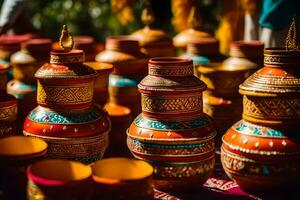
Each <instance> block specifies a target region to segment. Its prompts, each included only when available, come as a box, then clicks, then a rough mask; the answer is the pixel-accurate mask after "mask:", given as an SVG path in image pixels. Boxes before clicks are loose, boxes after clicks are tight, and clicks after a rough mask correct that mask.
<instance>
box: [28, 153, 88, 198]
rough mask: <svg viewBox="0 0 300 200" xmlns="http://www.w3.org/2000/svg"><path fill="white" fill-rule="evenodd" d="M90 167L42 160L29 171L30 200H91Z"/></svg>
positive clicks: (74, 163) (57, 160)
mask: <svg viewBox="0 0 300 200" xmlns="http://www.w3.org/2000/svg"><path fill="white" fill-rule="evenodd" d="M91 175H92V170H91V167H90V166H87V165H84V164H82V163H79V162H74V161H68V160H60V159H53V160H42V161H39V162H36V163H34V164H32V165H31V166H30V167H29V168H28V170H27V177H28V186H27V197H28V200H36V199H40V200H46V199H47V200H62V199H72V200H89V199H91V194H92V179H91Z"/></svg>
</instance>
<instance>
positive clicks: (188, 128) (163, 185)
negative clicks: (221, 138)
mask: <svg viewBox="0 0 300 200" xmlns="http://www.w3.org/2000/svg"><path fill="white" fill-rule="evenodd" d="M148 67H149V72H148V76H146V77H145V78H144V79H143V80H142V81H141V83H140V84H139V85H138V87H139V91H140V92H141V94H142V113H141V114H140V115H139V116H138V117H137V118H136V119H135V120H134V122H133V123H132V124H131V126H130V128H129V129H128V132H127V135H128V138H127V145H128V148H129V149H130V150H131V152H132V154H133V155H134V156H135V157H136V158H138V159H142V160H146V161H148V162H149V163H151V164H152V165H153V167H154V169H155V172H154V184H155V187H156V188H158V189H161V190H176V191H178V190H185V189H191V188H194V187H197V186H201V184H202V183H204V182H205V181H206V180H207V179H208V177H209V176H210V175H211V173H212V171H213V168H214V157H215V147H214V137H215V135H216V131H215V129H214V128H213V126H212V123H211V120H210V118H209V117H208V116H207V115H206V114H204V113H203V106H202V92H203V91H204V90H205V89H206V85H205V84H204V83H203V82H202V81H200V80H199V79H198V78H197V77H195V76H194V75H193V62H192V60H189V59H183V58H174V57H166V58H153V59H150V60H149V65H148Z"/></svg>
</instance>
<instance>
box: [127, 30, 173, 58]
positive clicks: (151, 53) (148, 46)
mask: <svg viewBox="0 0 300 200" xmlns="http://www.w3.org/2000/svg"><path fill="white" fill-rule="evenodd" d="M131 37H132V38H133V39H136V40H138V41H139V43H140V47H141V51H142V52H143V53H145V54H146V55H148V57H149V58H153V57H170V56H175V54H176V52H175V48H174V46H173V42H172V39H171V38H169V37H168V36H167V34H166V33H165V32H164V31H162V30H159V29H152V28H150V27H149V26H146V27H145V28H143V29H141V30H138V31H136V32H134V33H132V34H131Z"/></svg>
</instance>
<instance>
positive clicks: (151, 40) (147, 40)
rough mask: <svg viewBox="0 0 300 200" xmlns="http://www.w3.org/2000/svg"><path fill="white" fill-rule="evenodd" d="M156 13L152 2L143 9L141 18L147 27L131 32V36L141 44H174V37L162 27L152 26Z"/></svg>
mask: <svg viewBox="0 0 300 200" xmlns="http://www.w3.org/2000/svg"><path fill="white" fill-rule="evenodd" d="M154 18H155V17H154V14H153V11H152V9H151V6H150V4H148V5H147V6H146V7H145V8H144V9H143V11H142V15H141V19H142V22H143V23H144V25H145V27H144V28H143V29H140V30H138V31H136V32H134V33H132V34H131V37H132V38H134V39H136V40H138V41H139V43H140V46H161V45H172V39H171V38H169V37H168V36H167V34H166V33H165V32H164V31H162V30H160V29H152V28H150V24H151V23H152V22H153V21H154Z"/></svg>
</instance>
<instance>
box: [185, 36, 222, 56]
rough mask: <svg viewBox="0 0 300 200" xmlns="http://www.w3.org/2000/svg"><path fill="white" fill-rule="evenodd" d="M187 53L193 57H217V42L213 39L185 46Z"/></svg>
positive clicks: (197, 41)
mask: <svg viewBox="0 0 300 200" xmlns="http://www.w3.org/2000/svg"><path fill="white" fill-rule="evenodd" d="M187 53H188V54H194V55H218V54H219V41H218V40H217V39H215V38H205V39H201V40H196V41H192V42H190V43H188V44H187Z"/></svg>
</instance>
